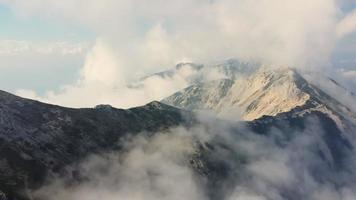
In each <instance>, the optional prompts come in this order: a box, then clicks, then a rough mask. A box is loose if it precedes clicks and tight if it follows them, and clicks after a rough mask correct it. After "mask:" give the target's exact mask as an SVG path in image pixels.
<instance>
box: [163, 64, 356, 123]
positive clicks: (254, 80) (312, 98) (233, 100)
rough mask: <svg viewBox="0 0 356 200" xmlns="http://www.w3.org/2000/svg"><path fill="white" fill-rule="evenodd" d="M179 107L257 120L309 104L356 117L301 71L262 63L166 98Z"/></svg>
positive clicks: (332, 113) (318, 108)
mask: <svg viewBox="0 0 356 200" xmlns="http://www.w3.org/2000/svg"><path fill="white" fill-rule="evenodd" d="M162 102H164V103H166V104H169V105H172V106H176V107H179V108H185V109H191V110H212V111H214V112H215V113H217V114H218V115H220V116H222V117H224V116H226V115H228V116H229V118H231V117H234V116H235V119H242V120H248V121H251V120H254V119H258V118H260V117H262V116H265V115H267V116H276V115H277V114H279V113H284V112H288V111H291V110H292V109H294V108H296V107H298V106H303V105H306V104H312V105H314V107H313V108H314V109H316V110H319V111H322V112H324V113H328V114H330V116H331V115H333V117H335V120H336V121H339V122H338V123H341V122H340V120H341V118H349V119H350V120H355V119H356V115H355V113H354V112H353V111H352V110H351V109H350V108H349V107H348V106H345V105H344V104H342V103H340V102H339V101H338V100H336V99H335V98H333V97H331V96H330V95H329V94H327V93H325V92H323V91H322V90H321V89H319V88H317V87H316V86H314V85H312V84H310V83H309V82H308V81H307V80H306V79H304V78H303V77H302V75H300V74H299V73H298V72H296V71H295V70H293V69H289V68H274V69H273V68H272V69H270V68H266V67H262V68H260V69H259V70H257V71H256V72H255V73H252V74H251V75H249V76H247V77H242V78H239V79H221V80H215V81H210V82H204V83H199V84H193V85H191V86H189V87H188V88H185V89H184V90H182V91H179V92H177V93H175V94H173V95H172V96H170V97H167V98H165V99H163V100H162Z"/></svg>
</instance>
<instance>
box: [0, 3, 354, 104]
mask: <svg viewBox="0 0 356 200" xmlns="http://www.w3.org/2000/svg"><path fill="white" fill-rule="evenodd" d="M0 2H2V3H5V4H7V5H9V6H11V7H12V8H13V9H14V10H15V11H16V12H17V13H19V15H21V16H25V17H26V16H33V15H35V16H40V17H44V18H47V19H50V20H62V21H67V22H70V23H76V24H78V25H81V26H85V27H87V28H89V29H90V30H92V31H93V32H95V33H96V34H97V35H98V39H97V41H96V44H95V46H94V47H93V49H92V51H91V52H89V54H88V55H87V58H86V62H85V63H86V64H85V66H83V70H82V73H81V76H80V78H79V80H78V82H80V83H76V84H73V85H69V86H64V87H63V88H65V89H62V90H60V91H59V92H58V91H57V92H49V93H50V94H53V95H58V97H57V96H56V97H53V98H49V96H51V95H47V96H45V97H43V99H48V101H50V102H53V99H55V100H56V101H55V102H58V103H60V104H63V105H70V106H76V103H75V99H76V98H77V96H76V95H75V96H73V95H72V94H73V92H72V90H75V94H78V95H79V94H80V93H81V96H83V97H85V99H90V97H92V96H96V94H97V93H102V92H100V91H99V88H98V85H105V88H101V87H100V88H101V91H106V92H107V93H106V94H105V96H106V97H105V98H104V97H103V101H104V102H107V103H111V104H114V105H115V106H118V107H126V106H127V105H125V104H120V103H118V102H116V101H113V100H112V99H116V98H117V94H115V93H116V91H117V88H120V91H121V93H125V92H124V91H123V88H125V84H127V83H128V82H130V81H132V80H134V79H136V78H139V77H142V76H144V75H147V73H153V72H157V71H159V70H162V69H164V68H167V67H169V66H173V65H174V64H176V63H178V62H182V61H194V62H198V63H199V62H204V63H207V62H211V61H217V60H224V59H227V58H232V57H233V58H239V59H241V60H254V61H261V62H263V63H266V64H275V65H289V66H298V67H301V68H309V69H310V68H314V67H316V66H327V65H328V64H329V58H330V54H331V52H332V50H333V46H334V44H335V43H336V42H337V39H338V37H339V38H340V37H342V36H343V35H346V34H348V33H350V32H352V31H353V28H352V27H353V25H352V19H353V17H352V16H353V14H352V13H351V14H350V15H347V14H344V15H345V18H344V20H342V21H341V22H340V18H341V16H342V13H341V11H340V9H339V1H335V0H311V1H310V0H308V1H307V0H303V1H294V0H288V1H285V0H259V1H257V0H253V1H251V0H238V1H234V0H214V1H211V0H193V1H191V0H183V1H162V0H153V1H139V0H119V1H114V0H105V1H99V0H89V1H87V2H86V3H85V4H82V3H81V2H82V1H80V0H71V1H69V0H68V1H55V0H46V1H44V0H31V1H23V0H11V1H9V0H1V1H0ZM43 7H46V9H45V10H43ZM77 8H81V9H80V11H79V10H78V9H77ZM339 22H340V23H339ZM82 80H88V81H85V82H83V81H82ZM93 81H95V82H97V83H95V84H93V83H92V82H93ZM89 82H90V83H89ZM173 85H175V84H173ZM112 88H116V90H113V89H112ZM144 93H147V91H144ZM20 94H21V93H20ZM22 94H23V93H22ZM64 96H65V97H64ZM99 96H102V95H99ZM62 98H65V99H68V101H60V99H62ZM135 98H136V99H142V97H141V96H137V97H135ZM148 99H152V98H150V97H148V98H147V100H148ZM154 99H158V97H154ZM92 104H93V102H84V104H83V105H91V106H92Z"/></svg>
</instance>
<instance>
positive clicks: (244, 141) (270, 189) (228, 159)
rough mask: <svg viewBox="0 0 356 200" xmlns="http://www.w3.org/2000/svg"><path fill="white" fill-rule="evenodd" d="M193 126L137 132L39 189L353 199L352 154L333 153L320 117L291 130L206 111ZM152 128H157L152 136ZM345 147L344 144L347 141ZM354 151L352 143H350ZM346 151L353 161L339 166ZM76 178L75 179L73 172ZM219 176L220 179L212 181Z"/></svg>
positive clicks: (93, 194)
mask: <svg viewBox="0 0 356 200" xmlns="http://www.w3.org/2000/svg"><path fill="white" fill-rule="evenodd" d="M201 123H202V124H201V125H197V126H195V127H191V128H188V129H187V128H183V127H178V128H173V129H170V130H168V131H166V132H162V133H155V134H145V133H142V134H139V135H138V136H135V137H133V138H130V139H127V140H123V143H122V144H123V146H124V148H123V149H124V150H122V151H121V152H111V153H107V154H102V155H95V156H92V157H90V158H88V159H87V160H86V161H85V162H83V163H82V164H81V165H80V166H79V168H77V170H79V174H80V177H81V178H80V179H79V180H80V181H79V182H77V181H74V182H71V181H69V180H70V179H65V178H64V179H63V178H62V179H54V180H52V181H51V182H50V184H48V185H46V186H45V187H43V188H41V189H40V190H38V191H35V192H34V193H33V194H34V197H41V198H43V199H49V200H64V199H65V200H71V199H73V200H74V199H98V198H101V199H107V200H111V199H128V200H132V199H165V200H176V199H182V198H183V199H192V200H204V199H227V200H236V199H237V200H270V199H273V200H284V199H291V200H293V199H307V200H351V199H354V198H355V197H356V194H355V193H354V192H353V191H354V189H355V188H356V185H355V184H354V180H355V178H356V173H355V171H354V169H355V168H354V167H353V166H355V162H354V154H343V155H340V156H346V157H343V158H335V157H334V156H335V154H333V153H332V152H334V151H339V150H340V149H333V148H334V147H333V146H332V145H330V144H329V143H328V142H329V141H327V139H325V138H327V136H325V134H334V133H326V132H324V129H323V128H322V126H321V125H320V124H319V120H318V119H317V118H310V119H309V120H307V123H306V127H305V129H303V130H301V129H294V128H292V127H290V128H289V129H288V133H287V132H284V131H283V130H282V129H281V130H280V129H277V128H272V129H271V130H270V131H269V132H268V133H265V134H256V133H254V132H253V131H251V130H249V129H248V128H246V127H245V126H244V125H238V126H236V124H235V125H234V124H230V123H225V122H221V121H215V120H212V119H210V118H209V119H207V118H205V119H202V122H201ZM149 135H151V136H149ZM343 148H344V147H343ZM352 152H353V150H352ZM334 159H344V161H345V163H346V165H347V166H348V167H347V169H341V168H337V165H339V164H340V163H338V161H336V160H334ZM72 181H73V180H72ZM214 181H215V182H214Z"/></svg>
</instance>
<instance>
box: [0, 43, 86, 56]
mask: <svg viewBox="0 0 356 200" xmlns="http://www.w3.org/2000/svg"><path fill="white" fill-rule="evenodd" d="M88 48H89V45H88V44H85V43H68V42H47V43H35V42H29V41H19V40H0V56H5V55H8V56H15V55H21V54H25V53H32V54H43V55H48V54H57V55H58V54H59V55H75V54H84V53H85V52H86V51H87V49H88Z"/></svg>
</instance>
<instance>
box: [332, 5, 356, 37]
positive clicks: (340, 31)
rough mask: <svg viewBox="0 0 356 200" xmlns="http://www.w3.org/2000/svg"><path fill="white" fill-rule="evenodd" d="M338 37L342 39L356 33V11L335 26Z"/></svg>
mask: <svg viewBox="0 0 356 200" xmlns="http://www.w3.org/2000/svg"><path fill="white" fill-rule="evenodd" d="M336 31H337V35H338V37H340V38H341V37H344V36H346V35H348V34H350V33H353V32H355V31H356V10H354V11H352V12H351V13H349V14H347V15H346V16H345V17H344V18H343V19H342V20H341V21H340V22H339V23H338V25H337V30H336Z"/></svg>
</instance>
